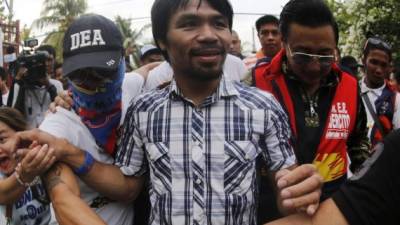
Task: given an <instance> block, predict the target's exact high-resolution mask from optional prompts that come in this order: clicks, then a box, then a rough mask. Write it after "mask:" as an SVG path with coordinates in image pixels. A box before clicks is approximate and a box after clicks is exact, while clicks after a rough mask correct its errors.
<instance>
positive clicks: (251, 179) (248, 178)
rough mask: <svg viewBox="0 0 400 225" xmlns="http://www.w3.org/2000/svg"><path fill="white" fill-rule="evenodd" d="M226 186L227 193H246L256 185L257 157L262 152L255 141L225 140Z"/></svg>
mask: <svg viewBox="0 0 400 225" xmlns="http://www.w3.org/2000/svg"><path fill="white" fill-rule="evenodd" d="M224 151H225V161H224V167H225V171H224V187H225V193H226V194H246V193H248V191H249V190H250V188H251V187H252V186H253V185H255V177H256V173H255V165H256V163H255V162H256V158H257V156H258V154H259V152H260V150H259V148H258V147H257V145H256V144H255V143H254V142H253V141H250V140H249V141H225V143H224ZM253 188H255V187H253Z"/></svg>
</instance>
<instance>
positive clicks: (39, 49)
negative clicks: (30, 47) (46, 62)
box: [36, 45, 56, 59]
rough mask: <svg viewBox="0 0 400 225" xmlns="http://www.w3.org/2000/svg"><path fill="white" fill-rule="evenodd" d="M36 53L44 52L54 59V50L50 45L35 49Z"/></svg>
mask: <svg viewBox="0 0 400 225" xmlns="http://www.w3.org/2000/svg"><path fill="white" fill-rule="evenodd" d="M36 51H46V52H47V53H49V54H50V55H52V56H53V57H54V59H55V58H56V49H55V48H54V47H53V46H51V45H41V46H39V47H37V49H36Z"/></svg>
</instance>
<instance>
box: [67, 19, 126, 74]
mask: <svg viewBox="0 0 400 225" xmlns="http://www.w3.org/2000/svg"><path fill="white" fill-rule="evenodd" d="M122 54H123V46H122V35H121V32H120V30H119V29H118V27H117V26H116V25H115V24H114V22H112V21H111V20H109V19H107V18H105V17H104V16H101V15H96V14H88V15H83V16H81V17H79V18H78V19H76V20H75V21H74V22H73V23H72V24H71V25H70V26H69V27H68V29H67V31H66V32H65V36H64V43H63V56H64V63H63V73H64V76H68V74H70V73H71V72H73V71H75V70H78V69H82V68H88V67H92V68H100V69H107V70H116V69H117V67H118V65H119V62H120V60H121V58H122Z"/></svg>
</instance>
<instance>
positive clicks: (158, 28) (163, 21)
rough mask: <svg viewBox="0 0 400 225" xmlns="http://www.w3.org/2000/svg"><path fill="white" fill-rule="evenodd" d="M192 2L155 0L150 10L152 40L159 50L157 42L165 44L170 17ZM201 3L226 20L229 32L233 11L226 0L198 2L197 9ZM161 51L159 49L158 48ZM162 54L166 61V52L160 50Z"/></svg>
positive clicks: (188, 0)
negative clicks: (208, 5)
mask: <svg viewBox="0 0 400 225" xmlns="http://www.w3.org/2000/svg"><path fill="white" fill-rule="evenodd" d="M190 1H192V0H155V1H154V3H153V6H152V8H151V23H152V31H153V38H154V41H155V43H156V45H157V47H159V48H160V45H159V43H158V42H159V41H162V42H165V43H166V40H167V32H168V25H169V22H170V20H171V17H172V15H173V13H174V12H176V10H178V9H179V8H183V7H185V6H186V5H187V4H188V3H189V2H190ZM203 1H207V2H208V4H210V6H211V7H212V8H214V9H215V10H217V11H218V12H220V13H221V14H222V15H223V16H225V17H226V18H227V19H228V22H229V30H232V23H233V9H232V5H231V4H230V2H229V1H228V0H199V5H198V6H199V7H200V5H201V4H202V2H203ZM160 49H161V48H160ZM162 54H163V56H164V58H165V59H166V60H168V55H167V52H166V51H164V50H162Z"/></svg>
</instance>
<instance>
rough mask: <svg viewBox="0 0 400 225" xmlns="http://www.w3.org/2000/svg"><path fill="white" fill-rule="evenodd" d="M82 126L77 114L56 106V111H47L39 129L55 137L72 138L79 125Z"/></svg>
mask: <svg viewBox="0 0 400 225" xmlns="http://www.w3.org/2000/svg"><path fill="white" fill-rule="evenodd" d="M82 126H84V125H83V123H82V122H81V120H80V118H79V116H78V115H77V114H76V113H75V112H73V111H70V110H66V109H64V108H62V107H57V112H55V113H50V112H49V113H48V114H47V115H46V116H45V118H44V120H43V122H42V123H41V124H40V126H39V129H40V130H42V131H46V132H48V133H50V134H52V135H55V136H57V137H62V138H67V139H68V140H71V138H72V139H73V137H74V136H75V134H76V131H77V129H79V127H82Z"/></svg>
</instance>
